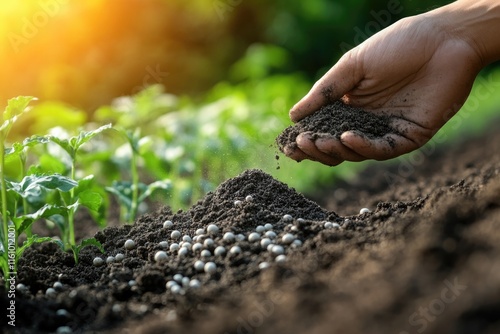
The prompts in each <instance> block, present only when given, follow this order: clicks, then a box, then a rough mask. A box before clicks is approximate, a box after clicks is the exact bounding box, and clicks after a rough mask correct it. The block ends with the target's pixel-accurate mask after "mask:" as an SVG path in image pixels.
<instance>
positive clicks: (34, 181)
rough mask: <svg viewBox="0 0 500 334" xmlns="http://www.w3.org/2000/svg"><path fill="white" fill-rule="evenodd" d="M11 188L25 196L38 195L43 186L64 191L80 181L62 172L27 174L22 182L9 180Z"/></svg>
mask: <svg viewBox="0 0 500 334" xmlns="http://www.w3.org/2000/svg"><path fill="white" fill-rule="evenodd" d="M9 184H10V189H9V190H12V191H14V192H16V193H17V194H19V195H20V196H22V197H24V198H28V197H30V196H33V197H38V196H40V195H41V194H42V190H41V189H40V188H41V187H43V188H45V189H51V190H53V189H58V190H60V191H63V192H67V191H70V190H71V189H73V188H74V187H76V186H77V185H78V183H77V182H76V181H74V180H72V179H70V178H67V177H65V176H62V175H60V174H53V175H42V176H39V175H27V176H25V177H24V178H23V179H22V180H21V182H19V183H17V182H9Z"/></svg>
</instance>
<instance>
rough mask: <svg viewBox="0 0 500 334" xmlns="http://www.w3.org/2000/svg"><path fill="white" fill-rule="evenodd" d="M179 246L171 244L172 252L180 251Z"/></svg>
mask: <svg viewBox="0 0 500 334" xmlns="http://www.w3.org/2000/svg"><path fill="white" fill-rule="evenodd" d="M179 248H180V247H179V244H176V243H175V242H174V243H173V244H170V251H171V252H175V251H178V250H179Z"/></svg>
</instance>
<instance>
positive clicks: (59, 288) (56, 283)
mask: <svg viewBox="0 0 500 334" xmlns="http://www.w3.org/2000/svg"><path fill="white" fill-rule="evenodd" d="M52 287H53V288H54V289H56V290H62V288H63V285H62V283H61V282H55V283H54V285H52Z"/></svg>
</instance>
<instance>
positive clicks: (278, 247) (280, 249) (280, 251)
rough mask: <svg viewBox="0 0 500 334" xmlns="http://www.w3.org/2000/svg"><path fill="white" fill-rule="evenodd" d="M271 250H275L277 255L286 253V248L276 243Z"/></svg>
mask: <svg viewBox="0 0 500 334" xmlns="http://www.w3.org/2000/svg"><path fill="white" fill-rule="evenodd" d="M271 252H273V253H274V254H276V255H281V254H283V253H285V248H283V246H281V245H274V246H273V248H271Z"/></svg>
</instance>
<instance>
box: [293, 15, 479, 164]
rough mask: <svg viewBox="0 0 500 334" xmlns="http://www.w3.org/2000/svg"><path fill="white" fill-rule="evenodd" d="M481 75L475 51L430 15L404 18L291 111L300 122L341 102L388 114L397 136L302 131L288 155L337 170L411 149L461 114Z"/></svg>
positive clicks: (364, 46) (349, 58)
mask: <svg viewBox="0 0 500 334" xmlns="http://www.w3.org/2000/svg"><path fill="white" fill-rule="evenodd" d="M480 69H481V59H480V56H479V55H478V53H477V52H476V50H475V49H474V46H473V45H471V44H470V43H468V42H467V41H466V40H465V39H463V38H461V37H460V36H454V35H453V34H451V33H449V32H447V31H445V30H443V29H442V27H441V25H440V24H439V21H438V20H436V18H435V17H434V16H433V15H426V14H421V15H418V16H413V17H408V18H405V19H402V20H400V21H398V22H396V23H395V24H393V25H391V26H389V27H388V28H386V29H384V30H382V31H380V32H379V33H377V34H375V35H373V36H372V37H371V38H369V39H367V40H366V41H365V42H363V43H362V44H360V45H359V46H357V47H356V48H354V49H352V50H351V51H349V52H347V53H346V54H345V55H344V56H343V57H342V58H341V59H340V60H339V61H338V62H337V63H336V64H335V65H334V66H333V67H332V68H331V69H330V70H329V71H328V72H327V73H326V74H325V75H324V76H323V77H322V78H321V79H320V80H319V81H318V82H316V83H315V84H314V86H313V87H312V89H311V90H310V92H309V93H308V94H307V95H306V96H305V97H304V98H303V99H302V100H300V101H299V102H298V103H297V104H296V105H295V106H294V107H293V108H292V109H291V111H290V118H291V119H292V121H294V122H297V121H299V120H301V119H302V118H304V117H305V116H307V115H310V114H312V113H314V112H315V111H317V110H319V109H320V108H321V107H322V106H324V105H327V104H330V103H332V102H333V101H335V100H338V99H342V100H343V101H344V103H346V104H349V105H352V106H354V107H360V108H363V109H364V110H366V111H369V112H372V113H375V114H379V115H388V116H389V117H390V119H391V121H390V124H391V126H392V127H393V128H394V129H395V130H396V131H395V133H391V134H387V135H385V136H384V137H382V138H377V139H370V138H368V137H367V136H365V135H364V134H363V133H361V132H359V131H347V132H344V133H343V134H342V135H341V136H340V139H337V138H335V137H333V136H331V135H327V134H316V135H313V133H310V132H305V133H301V134H300V135H299V136H298V137H297V139H296V144H297V145H296V146H295V145H293V147H291V146H290V147H285V154H286V155H287V156H289V157H290V158H292V159H295V160H297V161H300V160H303V159H310V160H314V161H319V162H321V163H324V164H326V165H330V166H334V165H338V164H340V163H341V162H343V161H362V160H366V159H376V160H386V159H390V158H394V157H397V156H399V155H402V154H404V153H407V152H410V151H413V150H415V149H417V148H419V147H420V146H422V145H424V144H425V143H426V142H427V141H428V140H429V139H430V138H431V137H432V136H433V135H434V134H435V133H436V132H437V131H438V130H439V129H440V128H441V127H442V126H443V125H444V124H445V123H446V121H447V120H449V119H450V118H451V117H452V116H453V115H454V114H455V113H456V112H457V111H458V110H459V109H460V107H461V106H462V105H463V103H464V102H465V100H466V99H467V96H468V95H469V93H470V89H471V87H472V83H473V82H474V79H475V77H476V75H477V74H478V72H479V70H480ZM396 133H397V134H396Z"/></svg>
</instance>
